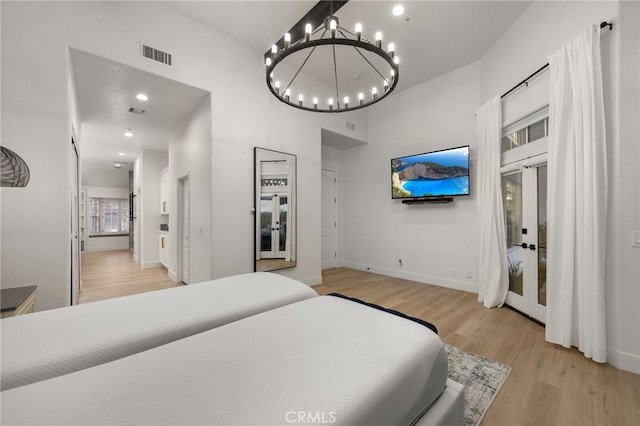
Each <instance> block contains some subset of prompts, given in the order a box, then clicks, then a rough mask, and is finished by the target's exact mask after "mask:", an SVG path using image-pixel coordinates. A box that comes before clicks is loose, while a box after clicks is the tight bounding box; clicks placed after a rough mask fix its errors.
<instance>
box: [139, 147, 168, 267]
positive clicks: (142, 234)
mask: <svg viewBox="0 0 640 426" xmlns="http://www.w3.org/2000/svg"><path fill="white" fill-rule="evenodd" d="M138 158H139V159H140V168H139V171H138V172H139V173H140V176H139V182H140V183H141V185H140V193H139V195H138V216H137V219H136V225H137V226H138V228H139V229H138V231H139V234H138V235H139V238H140V239H139V246H138V247H139V251H138V261H139V263H140V266H141V267H142V268H153V267H156V266H160V249H159V245H158V231H160V223H163V221H162V216H161V214H160V171H162V169H164V168H166V167H167V164H169V158H168V154H167V152H163V151H153V150H149V149H144V150H142V152H140V154H138Z"/></svg>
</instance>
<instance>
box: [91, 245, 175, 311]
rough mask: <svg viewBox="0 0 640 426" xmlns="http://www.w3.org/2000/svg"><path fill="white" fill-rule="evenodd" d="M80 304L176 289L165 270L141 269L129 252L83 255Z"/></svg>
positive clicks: (161, 268)
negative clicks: (170, 288) (171, 288)
mask: <svg viewBox="0 0 640 426" xmlns="http://www.w3.org/2000/svg"><path fill="white" fill-rule="evenodd" d="M81 262H82V268H81V272H80V274H81V279H82V288H81V289H80V300H79V301H80V303H87V302H95V301H98V300H104V299H111V298H113V297H120V296H127V295H129V294H137V293H145V292H147V291H153V290H160V289H163V288H169V287H176V286H177V285H178V284H176V283H174V282H173V281H171V279H170V278H169V276H168V275H167V270H166V269H165V268H163V267H161V266H160V267H157V268H145V269H142V268H141V267H140V265H139V264H137V263H135V262H134V260H133V256H132V255H131V254H130V253H129V250H113V251H98V252H91V253H82V257H81Z"/></svg>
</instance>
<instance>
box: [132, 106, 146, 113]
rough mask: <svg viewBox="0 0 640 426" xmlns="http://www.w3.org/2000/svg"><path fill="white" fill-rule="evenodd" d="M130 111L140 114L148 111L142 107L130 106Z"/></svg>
mask: <svg viewBox="0 0 640 426" xmlns="http://www.w3.org/2000/svg"><path fill="white" fill-rule="evenodd" d="M128 111H129V112H130V113H133V114H138V115H144V113H145V112H146V111H145V110H143V109H140V108H134V107H129V110H128Z"/></svg>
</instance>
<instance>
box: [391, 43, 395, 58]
mask: <svg viewBox="0 0 640 426" xmlns="http://www.w3.org/2000/svg"><path fill="white" fill-rule="evenodd" d="M395 50H396V46H395V45H394V44H393V43H389V55H390V56H391V57H392V58H393V55H394V54H395V52H394V51H395Z"/></svg>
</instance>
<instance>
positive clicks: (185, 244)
mask: <svg viewBox="0 0 640 426" xmlns="http://www.w3.org/2000/svg"><path fill="white" fill-rule="evenodd" d="M189 197H190V194H189V178H188V177H186V178H184V179H182V206H181V208H182V221H181V227H182V282H183V283H185V284H189V245H190V241H189V238H190V232H189V229H190V228H189V206H190V201H189V199H190V198H189Z"/></svg>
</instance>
